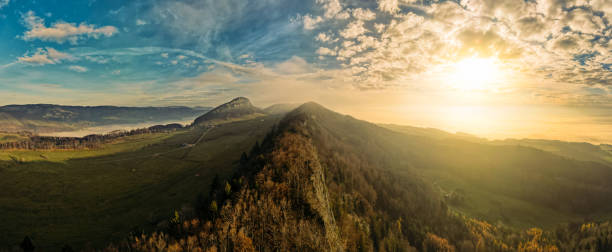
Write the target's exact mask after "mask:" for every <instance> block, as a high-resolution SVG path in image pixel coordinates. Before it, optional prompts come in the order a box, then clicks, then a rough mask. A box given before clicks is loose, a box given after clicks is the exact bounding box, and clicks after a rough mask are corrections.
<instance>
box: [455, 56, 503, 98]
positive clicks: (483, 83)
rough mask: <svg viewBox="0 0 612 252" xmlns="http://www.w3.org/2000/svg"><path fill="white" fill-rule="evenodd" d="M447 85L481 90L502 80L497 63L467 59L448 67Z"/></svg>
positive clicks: (490, 60) (490, 59) (487, 60)
mask: <svg viewBox="0 0 612 252" xmlns="http://www.w3.org/2000/svg"><path fill="white" fill-rule="evenodd" d="M449 70H450V74H449V75H448V80H447V83H448V84H450V85H451V86H452V87H454V88H456V89H459V90H464V91H472V90H483V89H488V88H491V87H492V86H493V84H495V83H497V82H499V81H500V80H502V79H503V74H502V70H501V67H500V64H499V62H498V61H497V60H496V59H493V58H476V57H473V58H467V59H463V60H461V61H459V62H456V63H454V64H452V65H451V67H450V69H449Z"/></svg>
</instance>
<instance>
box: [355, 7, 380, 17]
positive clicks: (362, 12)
mask: <svg viewBox="0 0 612 252" xmlns="http://www.w3.org/2000/svg"><path fill="white" fill-rule="evenodd" d="M351 13H352V14H353V17H354V18H355V19H359V20H373V19H375V18H376V13H374V12H373V11H371V10H368V9H362V8H357V9H353V10H352V12H351Z"/></svg>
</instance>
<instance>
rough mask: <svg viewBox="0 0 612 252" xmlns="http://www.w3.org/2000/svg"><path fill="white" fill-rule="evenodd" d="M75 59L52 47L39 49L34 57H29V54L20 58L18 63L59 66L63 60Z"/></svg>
mask: <svg viewBox="0 0 612 252" xmlns="http://www.w3.org/2000/svg"><path fill="white" fill-rule="evenodd" d="M72 59H73V57H72V56H71V55H70V54H67V53H63V52H60V51H57V50H55V49H53V48H51V47H46V48H38V49H37V50H36V52H35V53H34V54H32V55H27V53H26V54H25V55H24V56H22V57H18V58H17V61H18V62H22V63H27V64H30V65H47V64H57V63H60V62H61V61H63V60H72Z"/></svg>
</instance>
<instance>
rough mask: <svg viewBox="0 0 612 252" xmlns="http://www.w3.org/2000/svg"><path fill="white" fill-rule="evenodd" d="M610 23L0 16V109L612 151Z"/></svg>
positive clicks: (294, 11)
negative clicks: (313, 117)
mask: <svg viewBox="0 0 612 252" xmlns="http://www.w3.org/2000/svg"><path fill="white" fill-rule="evenodd" d="M57 6H62V8H58V7H57ZM611 12H612V4H611V3H610V2H609V1H605V0H590V1H547V0H541V1H489V0H467V1H460V2H459V1H434V2H429V1H428V2H423V1H410V0H401V1H396V0H395V1H393V0H379V1H377V2H373V1H340V0H317V1H258V2H256V3H249V2H248V1H244V0H232V1H217V2H197V1H196V2H193V1H148V0H147V1H145V0H142V1H130V2H125V1H89V2H70V3H65V2H60V1H44V3H34V2H30V1H16V0H8V1H1V2H0V18H1V19H2V22H0V31H1V32H0V41H1V42H2V43H0V51H2V54H1V55H0V90H2V92H0V103H1V104H31V103H51V104H66V105H129V106H166V105H186V106H215V105H217V104H220V103H222V102H224V101H227V100H229V99H231V98H233V97H237V96H247V97H249V98H251V99H252V100H253V101H254V102H255V103H256V104H258V105H261V106H266V105H271V104H275V103H285V102H291V103H299V102H305V101H316V102H319V103H322V104H326V105H327V106H329V107H330V108H332V109H335V110H338V111H340V112H343V113H347V114H351V115H354V116H356V117H358V118H361V119H366V120H369V121H373V122H379V123H395V124H411V125H416V126H423V127H434V128H440V129H444V130H449V131H453V132H455V131H461V132H467V133H471V134H476V135H479V136H482V137H488V138H507V137H512V138H546V139H561V140H571V141H588V142H593V143H602V142H603V143H610V142H612V130H611V129H612V125H611V124H612V122H611V120H610V119H609V118H611V116H612V110H610V106H611V105H612V103H611V102H612V99H611V98H612V89H611V84H612V83H611V82H612V81H611V80H612V70H611V64H612V57H611V53H610V50H611V48H610V39H611V34H612V27H611V24H610V19H611V16H612V14H611Z"/></svg>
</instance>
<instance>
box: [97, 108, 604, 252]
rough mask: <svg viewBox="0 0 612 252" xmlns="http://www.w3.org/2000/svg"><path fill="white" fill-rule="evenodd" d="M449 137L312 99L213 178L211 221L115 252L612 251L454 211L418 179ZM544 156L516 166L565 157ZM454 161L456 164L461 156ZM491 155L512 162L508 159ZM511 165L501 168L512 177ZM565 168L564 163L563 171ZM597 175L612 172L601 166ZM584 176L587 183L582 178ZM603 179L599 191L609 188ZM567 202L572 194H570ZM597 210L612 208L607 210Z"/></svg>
mask: <svg viewBox="0 0 612 252" xmlns="http://www.w3.org/2000/svg"><path fill="white" fill-rule="evenodd" d="M407 140H410V141H409V142H406V141H407ZM438 144H439V143H431V142H429V140H426V139H420V138H406V136H405V135H402V134H399V133H396V132H392V131H389V130H385V129H382V128H380V127H378V126H376V125H373V124H370V123H366V122H362V121H358V120H355V119H353V118H351V117H348V116H343V115H340V114H336V113H334V112H331V111H328V110H326V109H325V108H323V107H321V106H319V105H317V104H313V103H309V104H305V105H303V106H301V107H299V108H298V109H296V110H295V111H293V112H291V113H289V114H288V115H287V116H286V117H285V119H284V120H283V121H282V122H281V123H280V124H279V125H278V126H277V127H275V128H274V130H273V131H272V132H270V134H268V136H267V137H266V139H265V140H264V142H263V143H262V144H261V145H259V144H256V145H255V146H254V147H253V148H252V150H251V152H250V153H248V154H247V153H244V154H243V156H242V158H241V166H242V168H241V169H240V170H239V171H238V172H237V173H236V174H235V175H234V176H233V178H232V179H229V180H226V181H216V182H214V183H213V190H212V193H211V194H210V195H209V196H208V197H202V198H200V202H201V203H200V207H199V209H200V212H201V218H199V219H187V218H182V217H181V216H179V215H176V216H175V218H173V220H172V221H173V223H174V225H173V226H172V227H170V228H169V229H168V230H167V231H166V232H161V233H154V234H149V235H141V236H134V237H132V238H130V239H129V241H126V242H124V243H120V244H115V245H112V246H110V247H109V248H108V249H109V250H116V249H127V248H130V249H135V250H138V251H150V250H155V249H168V250H172V251H200V250H201V251H343V250H347V251H605V249H607V248H609V246H610V239H609V236H610V234H612V233H611V232H610V229H608V224H607V223H602V224H595V223H589V224H584V225H579V224H578V225H576V224H571V225H563V226H559V227H558V228H557V229H555V230H554V231H553V229H548V230H547V231H543V230H542V229H539V228H530V229H516V228H510V227H507V226H505V225H499V224H490V223H487V222H486V221H482V220H478V219H476V218H472V217H469V216H466V215H463V214H460V213H458V212H456V211H454V210H452V209H451V208H449V205H448V203H449V200H448V199H447V198H445V197H442V195H440V194H439V193H438V192H437V189H436V188H435V185H433V184H431V183H430V182H429V180H428V178H427V177H423V176H421V175H419V174H420V173H422V170H423V169H434V167H439V168H438V169H452V167H453V166H451V165H449V164H448V163H445V162H433V163H430V164H426V163H425V161H430V162H431V161H434V160H436V158H432V157H431V156H430V155H431V153H430V152H432V151H434V150H444V149H445V148H447V146H439V145H438ZM423 145H426V146H427V148H430V147H431V148H434V147H436V146H437V148H435V149H433V150H429V149H428V150H427V151H424V150H423V149H419V148H418V147H419V146H423ZM471 148H473V147H470V148H467V149H466V151H463V152H457V151H456V150H454V151H455V152H457V155H465V154H466V153H471V151H472V149H471ZM482 148H485V147H482ZM508 148H510V147H508ZM511 148H515V147H511ZM508 150H511V149H504V148H502V149H491V150H489V151H502V153H508V152H503V151H508ZM476 151H483V150H482V149H478V150H476ZM423 152H425V153H423ZM515 152H516V153H514V154H512V152H509V154H511V156H514V157H516V156H515V155H527V156H526V157H529V156H528V153H532V152H538V151H537V150H534V149H526V150H523V149H518V151H515ZM525 153H527V154H525ZM440 154H444V155H448V154H449V153H440ZM488 154H490V153H486V152H485V155H488ZM539 154H542V153H539ZM544 156H545V157H544V159H542V160H540V161H538V162H535V161H534V163H531V161H518V163H516V164H517V165H519V166H520V165H529V166H531V167H532V169H533V170H539V169H540V167H538V166H536V164H541V165H548V164H549V163H548V162H552V163H550V164H554V165H557V163H555V162H556V161H555V160H563V159H562V158H559V157H557V156H554V155H552V154H548V156H547V154H544ZM448 158H449V161H448V162H451V161H455V162H456V161H457V160H458V159H461V158H458V157H454V156H448ZM484 159H488V158H484ZM491 159H492V160H493V161H499V162H501V163H504V162H506V161H504V159H501V158H500V157H498V156H492V157H491ZM496 159H497V160H496ZM521 162H523V163H521ZM460 164H461V163H458V164H457V165H460ZM473 164H478V163H473ZM559 164H561V163H559ZM572 165H573V166H576V167H578V168H580V166H583V167H582V168H583V169H587V167H586V165H587V163H584V164H583V163H570V164H569V166H572ZM485 167H486V166H485ZM595 167H597V166H595ZM488 168H489V169H492V170H495V169H496V168H494V167H488ZM601 168H602V169H604V167H601ZM504 169H505V167H504V166H501V168H500V170H501V171H502V172H503V170H504ZM551 169H553V168H551ZM588 169H599V168H588ZM546 171H547V170H546V169H544V170H543V171H537V173H542V172H546ZM472 172H474V171H468V173H472ZM496 172H497V171H496ZM506 172H507V171H506ZM566 172H567V171H566V170H564V168H562V167H561V169H560V171H559V174H564V173H566ZM594 172H603V173H602V174H605V175H604V176H609V175H608V173H606V172H605V171H602V170H595V171H594ZM568 179H569V178H568ZM581 179H587V180H588V178H578V179H577V181H580V180H581ZM532 182H533V181H530V180H528V181H527V182H525V183H532ZM591 182H593V181H591ZM601 182H602V183H603V179H602V181H601ZM602 183H600V186H604V185H603V184H602ZM532 187H535V185H531V186H530V187H526V188H527V189H528V190H535V189H533V188H532ZM555 189H557V188H553V189H551V190H555ZM602 190H603V189H602ZM534 192H535V191H534ZM581 192H582V193H585V194H584V195H581V196H585V195H586V193H587V192H584V191H577V193H581ZM606 195H607V194H606ZM536 197H537V195H536ZM568 197H569V199H572V196H571V195H568ZM593 197H604V196H603V195H602V196H593ZM605 197H607V196H605ZM538 200H539V199H538ZM600 202H601V201H600ZM544 204H547V203H544ZM559 204H560V205H563V204H564V203H563V202H561V203H559ZM567 204H569V205H572V202H571V201H568V202H567ZM602 204H603V203H602ZM604 205H605V206H604ZM591 207H592V208H593V209H592V210H595V209H596V208H597V207H600V208H599V209H607V207H608V205H606V204H603V205H601V204H593V205H592V206H591ZM610 237H612V236H610ZM591 249H595V250H591ZM602 249H604V250H602Z"/></svg>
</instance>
